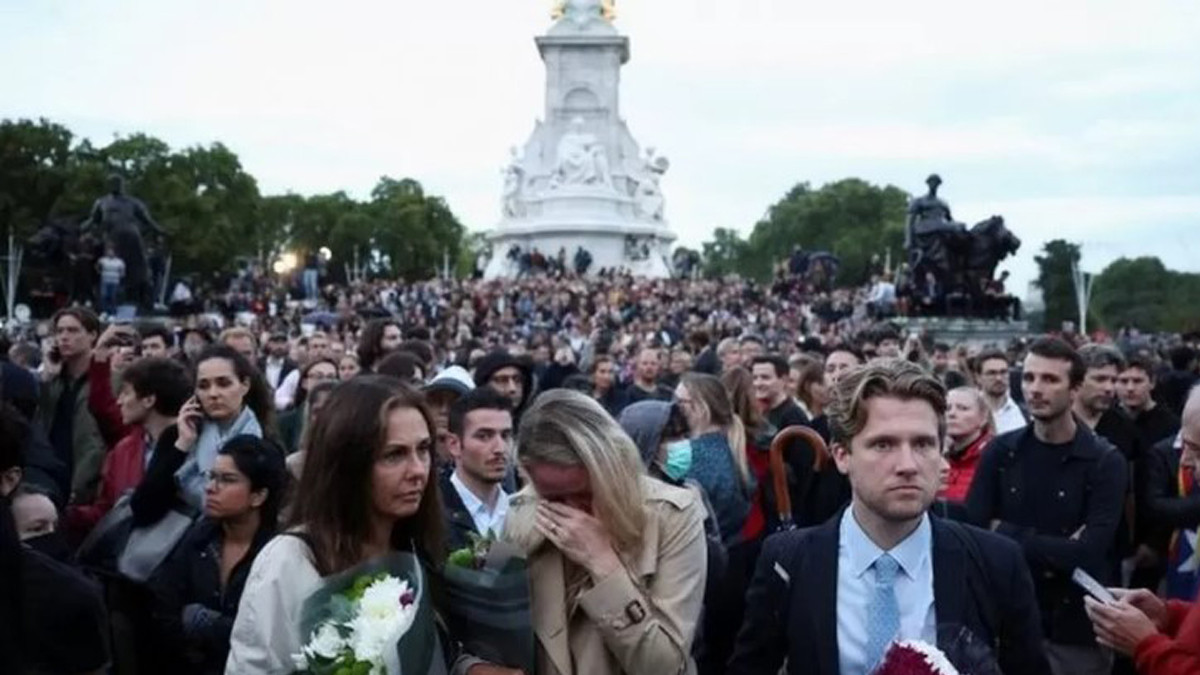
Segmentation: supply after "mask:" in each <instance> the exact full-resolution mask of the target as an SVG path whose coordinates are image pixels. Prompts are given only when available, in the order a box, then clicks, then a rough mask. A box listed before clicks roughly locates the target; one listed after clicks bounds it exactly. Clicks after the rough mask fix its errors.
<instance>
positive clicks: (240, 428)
mask: <svg viewBox="0 0 1200 675" xmlns="http://www.w3.org/2000/svg"><path fill="white" fill-rule="evenodd" d="M242 434H250V435H251V436H258V437H259V438H262V435H263V434H262V427H261V426H259V424H258V418H257V417H255V416H254V411H253V410H251V409H250V406H244V407H243V408H242V412H241V413H239V414H238V416H237V418H236V419H234V420H233V423H232V424H230V425H229V426H228V427H227V428H225V429H224V430H222V429H221V425H219V424H217V423H215V422H213V421H211V420H206V421H205V422H204V424H203V425H201V427H200V436H199V438H197V439H196V447H194V448H192V452H191V454H190V455H188V458H187V459H186V460H184V462H183V466H181V467H179V470H178V471H176V472H175V481H176V482H177V483H178V484H179V495H180V497H181V498H182V499H183V501H184V502H185V503H186V504H188V505H189V506H191V507H192V508H194V509H196V510H200V509H203V508H204V490H205V487H206V486H207V483H208V478H207V477H206V476H205V474H207V473H208V472H209V471H210V470H212V468H213V464H214V463H216V461H217V452H218V451H220V449H221V446H223V445H225V441H227V440H229V439H231V438H233V437H234V436H241V435H242Z"/></svg>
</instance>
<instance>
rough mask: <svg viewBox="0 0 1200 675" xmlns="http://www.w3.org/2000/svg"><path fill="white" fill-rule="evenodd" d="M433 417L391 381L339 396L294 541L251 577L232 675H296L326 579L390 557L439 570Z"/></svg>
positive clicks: (317, 441)
mask: <svg viewBox="0 0 1200 675" xmlns="http://www.w3.org/2000/svg"><path fill="white" fill-rule="evenodd" d="M434 429H435V427H434V423H433V416H432V414H431V413H430V412H429V409H428V408H427V407H426V405H425V402H424V400H423V399H422V397H421V394H420V393H418V392H417V391H415V390H413V389H411V388H409V387H405V386H403V385H400V384H399V383H397V382H395V381H394V380H391V379H390V378H386V377H377V376H366V377H357V378H354V379H353V380H350V381H348V382H344V383H342V384H341V385H340V386H338V387H337V388H336V389H335V390H334V391H333V393H332V394H331V395H330V397H329V401H328V402H327V403H326V405H325V409H324V410H323V411H322V412H321V424H318V425H316V426H314V427H313V429H312V436H311V438H310V443H309V447H308V450H307V453H306V457H305V462H304V470H303V472H302V474H301V477H300V484H299V486H298V488H297V493H298V494H302V495H304V498H303V499H299V500H296V502H295V504H294V511H293V513H292V515H291V518H290V522H289V527H290V529H289V530H288V532H287V533H285V534H281V535H280V536H277V537H275V539H273V540H271V541H270V542H269V543H268V544H267V545H266V547H265V548H263V550H262V552H261V553H260V554H259V556H258V559H257V560H255V562H254V567H253V568H252V569H251V570H250V578H249V579H248V580H247V582H246V590H245V592H244V593H243V594H242V603H241V607H240V608H239V610H238V615H237V621H236V622H235V623H234V626H233V634H232V640H231V649H230V653H229V661H228V664H227V672H229V673H237V674H238V675H256V674H260V673H262V674H266V673H270V674H272V675H274V674H282V673H291V672H292V671H293V670H294V668H295V664H294V663H293V661H292V655H293V654H297V653H299V652H300V648H301V647H302V646H303V644H302V641H303V637H302V636H301V635H300V612H301V610H302V608H303V606H304V601H305V600H306V599H307V598H308V597H309V596H310V595H311V594H312V593H313V592H314V591H315V590H317V588H319V586H320V584H321V579H322V577H327V576H330V575H333V574H337V573H339V572H343V571H345V570H348V569H351V568H353V567H355V566H357V565H359V564H361V563H363V562H365V561H367V560H370V559H372V558H376V557H379V556H381V555H384V554H387V553H389V552H392V551H397V550H406V551H412V552H414V553H416V554H417V555H418V556H419V557H420V558H422V559H423V560H424V561H426V562H427V563H428V562H430V561H434V562H437V563H440V562H441V557H442V528H443V525H442V513H441V498H440V497H439V495H438V488H437V481H436V480H429V472H430V466H431V464H432V462H433V445H434Z"/></svg>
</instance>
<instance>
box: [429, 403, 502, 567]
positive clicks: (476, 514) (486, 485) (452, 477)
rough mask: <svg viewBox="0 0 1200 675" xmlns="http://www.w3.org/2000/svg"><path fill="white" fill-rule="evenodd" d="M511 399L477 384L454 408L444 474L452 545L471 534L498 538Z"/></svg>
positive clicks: (463, 542)
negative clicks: (447, 466) (448, 466)
mask: <svg viewBox="0 0 1200 675" xmlns="http://www.w3.org/2000/svg"><path fill="white" fill-rule="evenodd" d="M511 411H512V403H511V402H509V400H508V399H507V398H505V397H504V396H502V395H500V394H498V393H496V392H495V391H494V390H493V389H491V388H490V387H479V388H477V389H474V390H472V391H470V392H468V393H466V394H464V395H463V396H462V397H461V398H459V399H458V400H457V401H455V403H454V404H453V405H452V406H451V407H450V423H449V434H447V435H446V438H445V440H446V448H445V449H446V452H447V453H448V454H449V456H450V457H451V458H453V460H454V467H453V471H450V472H447V473H445V474H443V478H442V495H443V501H444V502H445V517H446V535H447V536H446V538H447V543H448V544H449V549H450V550H452V551H453V550H457V549H460V548H463V547H465V546H469V545H470V544H471V535H472V534H475V535H478V536H481V537H485V536H487V534H488V532H492V533H494V534H495V536H496V537H499V536H500V534H501V532H503V531H504V518H505V516H506V515H507V514H508V495H507V494H505V492H504V489H503V487H502V483H503V482H504V479H505V477H506V476H507V474H508V472H509V468H510V467H511V465H512V460H513V458H512V438H513V419H512V412H511Z"/></svg>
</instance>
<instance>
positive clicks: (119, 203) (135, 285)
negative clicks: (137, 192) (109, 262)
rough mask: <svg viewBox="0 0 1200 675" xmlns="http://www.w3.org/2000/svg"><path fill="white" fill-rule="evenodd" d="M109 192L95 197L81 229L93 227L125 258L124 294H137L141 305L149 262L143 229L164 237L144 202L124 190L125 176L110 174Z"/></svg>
mask: <svg viewBox="0 0 1200 675" xmlns="http://www.w3.org/2000/svg"><path fill="white" fill-rule="evenodd" d="M108 187H109V193H108V194H107V195H104V196H103V197H101V198H99V199H97V200H96V203H95V204H94V205H93V206H92V213H91V215H90V216H89V217H88V219H87V220H85V221H84V222H83V230H84V231H85V232H86V231H88V230H89V229H91V228H93V227H96V228H98V229H99V231H100V234H101V236H102V237H103V239H104V240H105V241H110V242H112V245H113V248H114V249H116V253H117V256H118V257H119V258H121V260H122V261H124V262H125V278H124V280H123V284H124V286H125V290H126V295H127V297H131V298H136V299H137V300H138V301H139V304H142V305H143V306H145V305H147V304H149V302H150V301H151V298H150V294H151V285H150V276H149V274H148V272H149V266H148V265H147V262H146V245H145V242H144V241H143V239H142V230H143V229H149V230H150V231H151V232H153V233H155V234H157V235H159V236H162V237H165V236H166V232H164V231H163V229H162V228H161V227H159V226H158V223H156V222H154V219H153V218H151V217H150V212H149V211H147V210H146V205H145V204H143V203H142V202H141V201H140V200H138V199H135V198H134V197H132V196H130V195H127V194H125V180H124V179H123V178H121V177H120V176H115V175H114V176H109V178H108Z"/></svg>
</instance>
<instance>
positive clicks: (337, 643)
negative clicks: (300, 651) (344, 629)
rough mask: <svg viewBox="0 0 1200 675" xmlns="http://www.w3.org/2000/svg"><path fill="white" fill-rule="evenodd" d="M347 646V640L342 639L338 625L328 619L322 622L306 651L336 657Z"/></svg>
mask: <svg viewBox="0 0 1200 675" xmlns="http://www.w3.org/2000/svg"><path fill="white" fill-rule="evenodd" d="M345 647H346V641H345V640H343V639H342V635H341V633H339V632H338V629H337V627H336V626H334V625H333V623H332V622H329V621H327V622H325V623H323V624H321V627H320V628H318V629H317V631H316V633H314V634H313V637H312V640H310V641H309V642H308V646H307V647H305V648H304V651H305V652H307V653H308V654H309V655H315V656H319V657H321V658H323V659H336V658H337V656H338V654H340V653H342V650H343V649H345Z"/></svg>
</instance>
